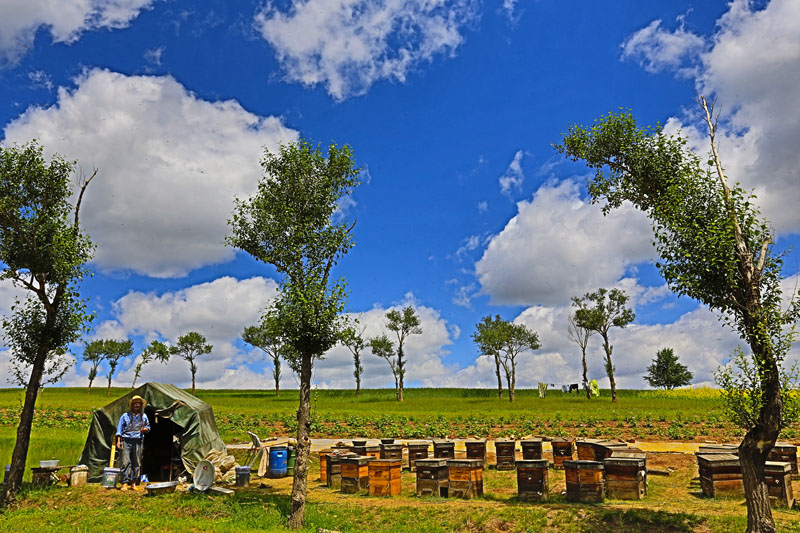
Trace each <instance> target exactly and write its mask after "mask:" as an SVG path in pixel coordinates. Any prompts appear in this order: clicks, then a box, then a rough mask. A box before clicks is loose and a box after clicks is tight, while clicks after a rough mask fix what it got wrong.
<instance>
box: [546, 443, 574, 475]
mask: <svg viewBox="0 0 800 533" xmlns="http://www.w3.org/2000/svg"><path fill="white" fill-rule="evenodd" d="M550 444H551V445H552V446H553V468H555V469H556V470H560V469H562V468H564V461H571V460H572V454H573V453H574V448H575V443H574V442H573V441H572V440H570V439H563V438H560V437H556V438H554V439H553V440H552V441H550Z"/></svg>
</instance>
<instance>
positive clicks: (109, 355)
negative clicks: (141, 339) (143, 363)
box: [101, 339, 133, 396]
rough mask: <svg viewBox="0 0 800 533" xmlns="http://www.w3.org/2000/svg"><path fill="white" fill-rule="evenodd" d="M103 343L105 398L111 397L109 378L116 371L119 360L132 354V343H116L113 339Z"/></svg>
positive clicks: (128, 341)
mask: <svg viewBox="0 0 800 533" xmlns="http://www.w3.org/2000/svg"><path fill="white" fill-rule="evenodd" d="M101 342H102V343H103V352H104V358H105V360H106V361H108V388H107V389H106V396H111V378H112V377H113V376H114V372H116V371H117V366H118V365H119V361H120V359H122V358H123V357H128V356H130V355H131V354H132V353H133V341H132V340H130V339H128V340H124V341H118V340H114V339H105V340H103V341H101Z"/></svg>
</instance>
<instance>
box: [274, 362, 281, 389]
mask: <svg viewBox="0 0 800 533" xmlns="http://www.w3.org/2000/svg"><path fill="white" fill-rule="evenodd" d="M272 377H273V378H274V379H275V397H276V398H280V396H281V360H280V359H279V358H277V357H274V358H273V359H272Z"/></svg>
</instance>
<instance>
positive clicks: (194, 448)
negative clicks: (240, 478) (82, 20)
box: [80, 383, 225, 482]
mask: <svg viewBox="0 0 800 533" xmlns="http://www.w3.org/2000/svg"><path fill="white" fill-rule="evenodd" d="M137 394H138V395H139V396H141V397H142V398H144V399H145V401H146V402H147V406H146V407H145V413H147V418H148V419H149V420H150V427H151V431H150V433H148V434H147V435H146V436H145V439H144V455H143V458H142V473H144V474H147V476H148V477H149V478H150V480H151V481H157V480H161V479H165V475H167V474H168V473H169V471H170V465H171V464H175V465H176V467H177V468H178V469H180V467H181V466H182V467H183V468H185V469H186V470H187V471H188V472H189V473H191V472H193V471H194V467H195V465H196V464H197V463H198V462H199V461H201V460H202V459H203V457H205V456H206V454H208V452H210V451H211V450H217V451H222V452H224V451H225V443H224V442H223V441H222V438H221V437H220V436H219V433H217V423H216V422H215V421H214V413H213V411H212V410H211V406H210V405H208V404H207V403H205V402H203V401H200V400H198V399H197V398H195V397H194V396H192V395H191V394H189V393H188V392H185V391H183V390H181V389H179V388H178V387H176V386H174V385H169V384H166V383H145V384H144V385H142V386H141V387H137V388H136V389H134V390H132V391H131V392H129V393H128V394H126V395H125V396H123V397H121V398H119V399H117V400H116V401H114V402H112V403H110V404H108V405H106V406H105V407H103V408H102V409H98V410H97V411H96V412H95V413H94V417H93V419H92V426H91V428H90V429H89V435H88V436H87V437H86V445H85V446H84V448H83V453H82V454H81V459H80V464H84V465H86V466H88V467H89V481H91V482H97V481H101V480H102V477H103V469H104V468H105V467H107V466H108V462H109V460H110V458H111V446H112V445H113V443H114V436H115V434H116V432H117V422H119V418H120V417H121V416H122V414H123V413H125V412H126V411H127V410H128V402H129V400H130V399H131V398H132V397H133V396H135V395H137ZM178 445H179V446H178ZM117 457H119V453H117ZM173 472H174V469H173Z"/></svg>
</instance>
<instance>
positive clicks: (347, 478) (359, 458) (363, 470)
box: [339, 455, 375, 494]
mask: <svg viewBox="0 0 800 533" xmlns="http://www.w3.org/2000/svg"><path fill="white" fill-rule="evenodd" d="M374 460H375V458H374V457H369V456H363V455H356V456H355V457H349V456H348V457H342V458H341V459H340V460H339V463H340V465H341V475H342V482H341V484H342V492H346V493H347V494H358V493H359V492H362V491H366V490H369V463H370V461H374Z"/></svg>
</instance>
